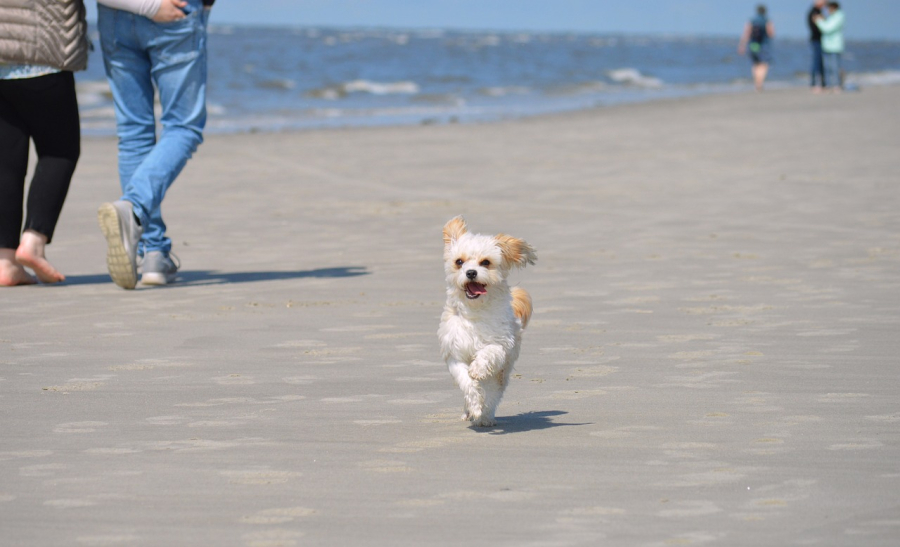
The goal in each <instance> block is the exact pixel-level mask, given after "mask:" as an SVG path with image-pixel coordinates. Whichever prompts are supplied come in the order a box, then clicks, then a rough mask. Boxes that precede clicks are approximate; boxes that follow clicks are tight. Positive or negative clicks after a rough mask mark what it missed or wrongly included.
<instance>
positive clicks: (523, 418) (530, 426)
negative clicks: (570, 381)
mask: <svg viewBox="0 0 900 547" xmlns="http://www.w3.org/2000/svg"><path fill="white" fill-rule="evenodd" d="M563 414H568V412H564V411H562V410H543V411H540V412H523V413H521V414H516V415H515V416H507V417H503V418H497V425H495V426H493V427H476V426H474V425H472V426H469V429H472V430H473V431H477V432H478V433H488V434H490V435H508V434H510V433H524V432H526V431H537V430H539V429H550V428H552V427H567V426H576V425H591V424H590V423H589V422H585V423H565V422H554V421H553V420H552V418H553V417H554V416H562V415H563Z"/></svg>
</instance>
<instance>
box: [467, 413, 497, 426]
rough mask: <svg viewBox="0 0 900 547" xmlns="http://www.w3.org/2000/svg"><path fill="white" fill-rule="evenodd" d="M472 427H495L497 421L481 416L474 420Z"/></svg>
mask: <svg viewBox="0 0 900 547" xmlns="http://www.w3.org/2000/svg"><path fill="white" fill-rule="evenodd" d="M472 425H474V426H475V427H494V426H495V425H497V420H494V419H492V418H485V417H483V416H482V417H481V418H478V419H477V420H474V421H473V423H472Z"/></svg>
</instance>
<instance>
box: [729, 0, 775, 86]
mask: <svg viewBox="0 0 900 547" xmlns="http://www.w3.org/2000/svg"><path fill="white" fill-rule="evenodd" d="M774 37H775V27H774V25H772V21H769V18H768V17H766V6H764V5H762V4H760V5H758V6H756V16H755V17H753V18H752V19H750V20H749V21H747V24H746V25H745V26H744V33H743V34H742V35H741V41H740V43H739V44H738V54H739V55H743V54H744V52H745V51H746V52H747V53H748V54H749V55H750V62H751V63H753V66H752V68H751V73H752V74H753V86H754V87H755V88H756V91H762V90H763V84H765V82H766V76H767V75H768V73H769V63H771V62H772V38H774Z"/></svg>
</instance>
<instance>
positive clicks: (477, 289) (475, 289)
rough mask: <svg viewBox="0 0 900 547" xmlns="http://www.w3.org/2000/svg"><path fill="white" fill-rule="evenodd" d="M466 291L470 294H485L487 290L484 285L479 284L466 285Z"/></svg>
mask: <svg viewBox="0 0 900 547" xmlns="http://www.w3.org/2000/svg"><path fill="white" fill-rule="evenodd" d="M466 290H468V291H469V293H470V294H487V289H485V288H484V285H482V284H481V283H469V284H468V285H466Z"/></svg>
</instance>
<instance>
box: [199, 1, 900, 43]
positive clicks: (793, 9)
mask: <svg viewBox="0 0 900 547" xmlns="http://www.w3.org/2000/svg"><path fill="white" fill-rule="evenodd" d="M764 3H765V4H766V5H767V6H768V7H769V13H770V15H771V19H772V21H773V23H774V24H775V29H776V32H780V34H781V35H782V36H790V37H803V36H806V27H805V26H804V15H805V13H806V10H807V9H809V6H810V5H811V4H812V0H770V1H767V2H764ZM756 4H757V2H755V1H746V2H745V1H739V0H631V1H629V0H218V1H217V3H216V7H215V11H214V13H213V23H220V24H229V23H252V24H280V25H328V26H357V27H358V26H364V27H365V26H377V27H399V28H453V29H490V30H541V31H582V32H610V33H617V32H626V33H654V34H655V33H674V34H707V35H727V34H734V35H737V34H739V33H740V31H741V29H742V27H743V24H744V22H745V21H746V20H747V19H748V18H749V17H750V15H751V14H752V13H753V10H754V6H756ZM841 4H842V6H843V7H844V12H845V13H846V15H847V21H848V23H847V36H848V38H851V39H884V38H887V39H892V40H900V28H898V27H900V2H898V0H848V1H845V2H842V3H841Z"/></svg>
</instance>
